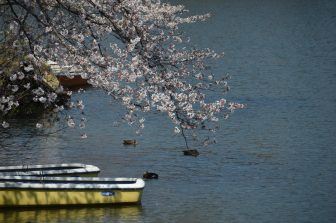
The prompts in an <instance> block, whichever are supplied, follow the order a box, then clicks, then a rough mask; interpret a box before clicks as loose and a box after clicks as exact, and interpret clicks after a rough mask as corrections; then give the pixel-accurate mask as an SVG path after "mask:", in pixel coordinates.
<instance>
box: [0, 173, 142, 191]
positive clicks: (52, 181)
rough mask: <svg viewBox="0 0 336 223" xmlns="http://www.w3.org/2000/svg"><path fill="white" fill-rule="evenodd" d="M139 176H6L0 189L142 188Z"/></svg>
mask: <svg viewBox="0 0 336 223" xmlns="http://www.w3.org/2000/svg"><path fill="white" fill-rule="evenodd" d="M144 187H145V182H144V180H142V179H140V178H98V177H93V178H88V177H55V178H51V177H26V176H23V177H21V176H14V177H11V176H7V177H3V178H0V190H3V189H6V188H17V189H30V188H31V189H41V190H43V189H55V190H57V189H66V190H69V189H84V190H85V189H98V190H101V189H143V188H144Z"/></svg>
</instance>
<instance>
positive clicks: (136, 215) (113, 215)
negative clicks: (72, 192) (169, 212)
mask: <svg viewBox="0 0 336 223" xmlns="http://www.w3.org/2000/svg"><path fill="white" fill-rule="evenodd" d="M141 211H142V208H141V206H140V205H134V206H133V205H132V206H103V207H71V208H63V209H58V208H47V209H45V208H43V209H10V210H1V211H0V222H1V223H21V222H24V223H27V222H31V223H33V222H34V223H42V222H50V223H55V222H62V223H66V222H71V223H75V222H124V221H127V222H141V219H140V215H141Z"/></svg>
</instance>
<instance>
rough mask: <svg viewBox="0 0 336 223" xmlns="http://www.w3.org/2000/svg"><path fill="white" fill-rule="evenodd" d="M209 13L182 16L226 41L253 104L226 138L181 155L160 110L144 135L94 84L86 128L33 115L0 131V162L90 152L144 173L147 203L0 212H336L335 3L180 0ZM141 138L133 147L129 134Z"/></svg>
mask: <svg viewBox="0 0 336 223" xmlns="http://www.w3.org/2000/svg"><path fill="white" fill-rule="evenodd" d="M175 3H182V4H185V5H186V6H187V8H189V9H190V12H191V13H193V14H194V13H206V12H211V13H212V18H211V19H210V20H209V21H208V22H206V23H199V24H193V25H190V26H185V27H183V30H184V31H185V32H186V33H189V34H190V35H191V37H192V41H193V43H194V44H195V45H197V46H199V47H210V48H213V49H216V50H218V51H224V52H225V57H224V60H223V61H220V62H219V63H217V64H212V68H213V69H214V70H215V71H217V72H218V73H220V74H226V73H230V74H231V76H232V79H231V80H230V84H231V87H232V91H231V92H230V93H229V94H228V98H229V99H232V100H235V101H238V102H241V103H246V104H247V105H248V107H247V109H245V110H240V111H237V112H235V113H234V114H233V115H232V116H231V117H230V118H229V119H228V120H225V121H222V128H221V129H220V131H219V132H218V133H217V139H218V143H217V144H215V145H211V146H210V147H207V148H198V149H199V151H200V153H201V155H200V156H199V157H197V158H192V157H185V156H183V155H182V153H181V150H183V149H184V147H183V145H184V144H183V140H182V139H181V138H180V137H176V136H174V134H173V132H172V126H171V124H170V122H169V120H167V119H166V118H165V117H164V116H161V115H149V116H148V117H146V121H147V122H146V129H145V131H144V132H143V135H142V136H136V135H135V134H134V132H133V131H132V129H131V128H129V127H128V126H126V125H120V126H116V125H115V124H114V121H116V120H118V117H120V114H121V111H122V109H121V107H120V105H118V104H116V103H115V102H113V101H111V99H110V98H109V97H108V96H106V95H104V93H102V92H100V91H98V90H94V89H88V90H87V91H86V92H85V93H84V94H80V95H75V96H74V97H80V98H82V99H83V100H84V101H85V103H86V116H87V118H88V123H87V128H86V133H87V135H88V138H87V139H85V140H83V139H80V137H79V136H80V131H79V130H72V129H67V130H66V131H64V132H58V133H56V134H53V135H52V136H49V137H44V136H39V135H38V131H37V130H36V129H35V128H34V125H33V120H16V121H15V120H14V121H13V122H16V123H13V126H14V127H13V128H11V129H9V130H8V131H7V132H4V131H3V130H1V131H2V132H1V133H0V147H1V149H0V164H1V165H15V164H21V163H36V162H37V163H58V162H84V163H90V164H94V165H97V166H99V167H100V168H101V169H102V173H101V175H102V176H111V177H118V176H130V177H140V176H141V175H142V173H143V172H144V171H146V170H149V171H154V172H157V173H158V174H159V175H160V179H159V180H157V181H147V182H146V188H145V191H144V194H143V202H142V205H141V206H130V207H129V206H127V207H119V208H111V207H101V208H75V209H74V208H71V209H51V210H50V209H49V210H21V211H18V210H11V211H10V210H6V211H1V212H0V222H1V221H2V222H27V221H30V222H186V223H188V222H190V223H194V222H196V223H197V222H237V223H239V222H242V223H243V222H256V223H257V222H336V187H335V185H336V177H335V176H336V175H335V174H336V94H335V89H336V2H335V1H332V0H329V1H327V0H320V1H300V0H293V1H276V0H268V1H266V0H265V1H261V0H260V1H257V0H240V1H234V0H225V1H224V0H209V1H199V0H183V1H177V0H176V1H175ZM56 125H60V124H57V123H56ZM125 138H136V139H137V140H138V141H139V145H137V146H136V147H125V146H123V145H122V140H123V139H125Z"/></svg>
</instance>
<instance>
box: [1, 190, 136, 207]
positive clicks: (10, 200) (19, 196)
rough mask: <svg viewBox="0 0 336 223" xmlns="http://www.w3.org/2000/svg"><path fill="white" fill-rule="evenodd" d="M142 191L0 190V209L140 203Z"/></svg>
mask: <svg viewBox="0 0 336 223" xmlns="http://www.w3.org/2000/svg"><path fill="white" fill-rule="evenodd" d="M141 195H142V190H141V189H137V190H108V191H104V190H85V189H84V190H36V189H6V190H0V207H13V206H59V205H62V206H63V205H103V204H130V203H140V202H141Z"/></svg>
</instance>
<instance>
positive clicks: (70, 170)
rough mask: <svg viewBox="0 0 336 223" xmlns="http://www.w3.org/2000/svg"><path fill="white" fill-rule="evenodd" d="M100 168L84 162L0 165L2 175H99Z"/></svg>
mask: <svg viewBox="0 0 336 223" xmlns="http://www.w3.org/2000/svg"><path fill="white" fill-rule="evenodd" d="M99 172H100V169H99V168H98V167H96V166H94V165H87V164H82V163H63V164H46V165H21V166H0V177H2V176H78V177H79V176H92V177H94V176H97V175H98V173H99Z"/></svg>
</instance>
